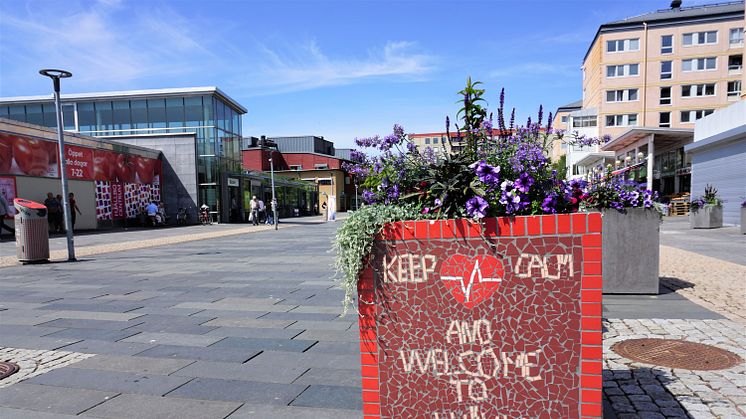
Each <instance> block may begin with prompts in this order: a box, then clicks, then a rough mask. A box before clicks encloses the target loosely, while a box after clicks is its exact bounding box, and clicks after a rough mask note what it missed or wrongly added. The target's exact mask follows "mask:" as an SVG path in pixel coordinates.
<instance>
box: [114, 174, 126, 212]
mask: <svg viewBox="0 0 746 419" xmlns="http://www.w3.org/2000/svg"><path fill="white" fill-rule="evenodd" d="M111 218H112V219H114V220H121V219H123V218H125V209H124V183H121V182H112V183H111Z"/></svg>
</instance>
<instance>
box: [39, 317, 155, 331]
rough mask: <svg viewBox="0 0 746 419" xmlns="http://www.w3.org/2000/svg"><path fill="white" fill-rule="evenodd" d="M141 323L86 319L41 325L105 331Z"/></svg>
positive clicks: (65, 320)
mask: <svg viewBox="0 0 746 419" xmlns="http://www.w3.org/2000/svg"><path fill="white" fill-rule="evenodd" d="M140 323H142V322H141V321H137V320H132V321H128V322H127V321H112V320H84V319H55V320H51V321H48V322H45V323H42V324H40V326H45V327H46V326H49V327H61V328H80V329H103V330H124V329H126V328H128V327H132V326H136V325H138V324H140Z"/></svg>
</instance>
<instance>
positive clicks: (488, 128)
mask: <svg viewBox="0 0 746 419" xmlns="http://www.w3.org/2000/svg"><path fill="white" fill-rule="evenodd" d="M482 128H484V130H485V131H487V134H491V133H492V121H490V120H488V119H485V120H484V121H482Z"/></svg>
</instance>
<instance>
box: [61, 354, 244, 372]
mask: <svg viewBox="0 0 746 419" xmlns="http://www.w3.org/2000/svg"><path fill="white" fill-rule="evenodd" d="M193 362H195V361H193V360H189V359H164V358H148V357H144V356H117V355H96V356H93V357H90V358H88V359H84V360H83V361H80V362H77V363H76V364H75V368H82V369H91V370H102V371H119V372H131V373H137V374H146V375H147V374H153V375H169V374H171V373H173V372H175V371H178V370H180V369H182V368H184V367H186V366H187V365H189V364H191V363H193ZM231 365H235V364H231ZM180 375H186V374H180ZM191 377H196V376H195V375H192V376H191Z"/></svg>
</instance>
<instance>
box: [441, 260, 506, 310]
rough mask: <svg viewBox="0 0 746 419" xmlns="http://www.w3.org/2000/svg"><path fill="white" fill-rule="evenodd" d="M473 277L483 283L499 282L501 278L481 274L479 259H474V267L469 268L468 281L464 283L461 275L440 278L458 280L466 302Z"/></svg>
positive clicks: (472, 283) (469, 294)
mask: <svg viewBox="0 0 746 419" xmlns="http://www.w3.org/2000/svg"><path fill="white" fill-rule="evenodd" d="M474 278H477V283H483V282H501V281H502V278H487V277H483V276H482V270H481V269H479V260H475V261H474V267H473V268H472V270H471V276H470V277H469V283H468V284H464V279H466V278H465V277H463V276H442V277H440V279H442V280H444V281H459V282H460V283H461V291H462V292H463V293H464V297H465V298H466V302H468V301H469V297H470V296H471V287H472V285H474Z"/></svg>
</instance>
